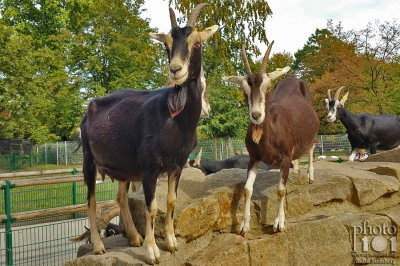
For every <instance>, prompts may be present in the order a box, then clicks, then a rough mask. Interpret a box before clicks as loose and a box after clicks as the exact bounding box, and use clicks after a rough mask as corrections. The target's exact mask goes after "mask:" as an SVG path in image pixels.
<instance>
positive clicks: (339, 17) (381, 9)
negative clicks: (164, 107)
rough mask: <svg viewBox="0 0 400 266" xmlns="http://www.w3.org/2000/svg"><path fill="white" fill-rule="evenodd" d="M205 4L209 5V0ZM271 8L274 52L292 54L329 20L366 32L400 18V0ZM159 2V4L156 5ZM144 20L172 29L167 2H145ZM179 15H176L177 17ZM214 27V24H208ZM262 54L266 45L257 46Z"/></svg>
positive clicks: (302, 2)
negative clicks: (148, 19) (372, 26)
mask: <svg viewBox="0 0 400 266" xmlns="http://www.w3.org/2000/svg"><path fill="white" fill-rule="evenodd" d="M204 2H207V1H206V0H205V1H204ZM266 2H267V3H268V4H269V6H270V8H271V9H272V12H273V15H272V17H268V18H267V21H266V25H265V31H266V34H267V38H268V40H269V41H272V40H274V41H275V43H274V46H273V49H272V54H273V53H278V52H281V53H282V52H289V53H291V54H292V55H293V54H294V53H295V52H297V50H300V49H302V48H303V46H304V45H305V44H306V42H307V40H308V38H309V37H310V36H311V34H313V33H315V30H316V29H317V28H318V29H323V28H326V26H327V21H328V19H332V20H333V24H334V25H337V24H338V23H339V22H341V24H342V27H343V29H344V31H349V30H352V29H354V30H361V29H365V28H366V26H367V24H368V23H369V22H371V23H374V22H375V20H376V19H379V20H380V21H381V22H385V21H392V20H393V19H397V18H399V17H400V15H399V11H400V1H399V0H334V1H332V0H286V1H282V0H267V1H266ZM155 3H156V4H155ZM145 8H147V11H146V12H144V13H143V16H144V17H148V18H150V19H151V22H150V26H151V27H157V28H158V29H159V31H160V32H164V33H168V32H169V30H170V28H171V22H170V20H169V11H168V8H169V7H168V0H163V1H161V0H146V1H145ZM178 16H179V15H178V14H177V17H178ZM205 26H211V25H205ZM258 46H259V48H260V49H261V52H262V53H263V51H265V50H266V46H265V45H264V44H258Z"/></svg>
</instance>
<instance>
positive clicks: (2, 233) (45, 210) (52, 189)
mask: <svg viewBox="0 0 400 266" xmlns="http://www.w3.org/2000/svg"><path fill="white" fill-rule="evenodd" d="M61 172H63V173H64V174H69V175H67V176H56V177H42V178H33V179H18V178H26V177H27V176H30V177H32V176H39V175H41V176H43V175H49V174H50V173H57V174H60V173H61ZM78 173H79V172H78V170H76V169H66V170H57V171H35V172H25V173H22V174H21V173H9V174H0V188H1V189H2V192H3V194H4V195H3V199H4V200H1V199H0V221H1V223H2V224H3V226H1V229H0V237H1V238H2V239H4V241H0V243H3V244H0V265H10V266H11V265H39V264H40V265H44V264H47V265H61V264H63V263H65V261H59V260H60V258H65V259H68V260H71V259H73V258H74V257H70V256H69V257H68V256H67V257H66V256H62V255H65V254H67V253H71V250H72V249H73V248H74V247H76V245H77V244H79V243H71V242H68V239H69V238H72V237H75V236H77V235H79V234H80V233H82V232H83V230H84V228H83V225H82V226H79V227H78V228H77V231H76V232H71V230H64V231H65V232H66V235H63V236H62V238H59V237H58V238H57V237H56V238H55V239H52V237H53V236H59V234H60V232H64V231H63V230H61V231H60V229H56V231H55V232H45V231H43V232H40V231H37V228H38V226H35V227H29V226H21V225H23V224H24V222H25V225H27V224H29V223H30V224H32V223H33V224H36V223H38V220H39V219H45V218H46V217H47V218H48V217H60V216H62V215H64V216H62V217H61V218H58V220H66V219H71V218H74V219H78V218H79V217H78V216H80V217H86V216H87V215H86V213H85V211H86V208H87V204H86V203H85V202H86V187H85V185H84V184H83V176H82V175H81V174H78ZM5 178H8V179H7V180H4V179H5ZM98 182H100V183H101V184H99V185H98V186H97V189H96V198H98V200H99V201H98V204H99V206H100V207H102V208H109V207H111V206H114V205H116V202H115V200H113V199H115V196H116V191H117V184H116V183H112V182H111V181H110V180H109V179H106V180H105V181H104V182H102V180H101V177H100V176H98ZM72 204H73V205H72ZM1 213H4V214H1ZM65 215H67V217H66V216H65ZM68 216H69V217H68ZM56 219H57V218H56ZM50 220H52V219H50ZM78 220H79V219H78ZM44 221H49V219H47V220H44ZM39 222H43V220H41V221H39ZM70 222H71V220H70V221H67V222H63V223H70ZM51 226H58V227H59V228H60V227H62V226H63V225H62V223H52V224H51ZM14 228H15V229H14ZM41 228H42V229H45V227H44V225H43V226H41ZM13 229H14V230H13ZM53 230H54V229H53ZM15 231H17V232H18V234H15ZM48 238H49V239H48ZM35 241H36V242H35ZM49 243H50V244H49ZM51 243H57V245H58V248H57V250H56V251H54V250H53V249H54V245H52V244H51ZM67 245H69V246H71V245H73V247H72V248H71V247H70V248H69V249H66V248H65V246H67ZM39 247H41V248H39ZM14 251H17V252H18V254H17V253H16V252H14ZM50 251H51V252H50ZM72 253H73V252H72ZM3 255H4V256H3ZM70 255H72V254H70ZM16 260H17V261H16ZM56 260H57V262H56ZM44 262H47V263H44ZM26 263H28V264H26ZM37 263H39V264H37ZM54 263H55V264H54Z"/></svg>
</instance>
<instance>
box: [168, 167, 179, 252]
mask: <svg viewBox="0 0 400 266" xmlns="http://www.w3.org/2000/svg"><path fill="white" fill-rule="evenodd" d="M180 175H181V171H179V170H178V171H174V172H171V173H168V195H167V215H166V217H165V227H164V233H165V247H166V248H167V250H168V251H169V252H171V253H174V252H175V251H176V250H178V243H177V241H176V237H175V232H174V210H175V206H176V199H177V196H176V194H177V189H178V183H179V178H180Z"/></svg>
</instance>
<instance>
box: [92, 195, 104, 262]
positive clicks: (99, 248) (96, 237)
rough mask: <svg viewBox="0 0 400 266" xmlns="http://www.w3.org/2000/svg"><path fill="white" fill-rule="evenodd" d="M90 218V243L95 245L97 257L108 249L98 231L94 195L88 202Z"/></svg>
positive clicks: (94, 249)
mask: <svg viewBox="0 0 400 266" xmlns="http://www.w3.org/2000/svg"><path fill="white" fill-rule="evenodd" d="M87 212H88V216H89V224H90V241H91V242H92V244H93V252H94V254H96V255H101V254H104V253H106V249H105V247H104V244H103V241H101V237H100V234H99V231H98V229H97V218H96V196H95V194H94V193H93V194H92V195H91V197H90V198H89V200H88V210H87Z"/></svg>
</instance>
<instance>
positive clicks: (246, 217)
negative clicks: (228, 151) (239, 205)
mask: <svg viewBox="0 0 400 266" xmlns="http://www.w3.org/2000/svg"><path fill="white" fill-rule="evenodd" d="M258 166H259V162H254V161H253V162H251V161H250V162H249V166H248V167H247V168H248V169H247V180H246V185H245V186H244V211H243V220H242V222H241V224H240V229H239V231H238V232H237V234H238V235H242V236H246V235H247V233H248V232H249V231H250V218H251V214H250V204H251V196H252V195H253V186H254V182H255V180H256V176H257V172H258Z"/></svg>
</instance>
